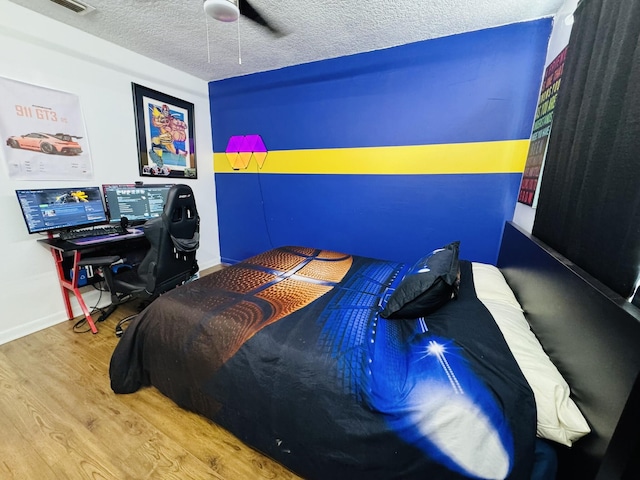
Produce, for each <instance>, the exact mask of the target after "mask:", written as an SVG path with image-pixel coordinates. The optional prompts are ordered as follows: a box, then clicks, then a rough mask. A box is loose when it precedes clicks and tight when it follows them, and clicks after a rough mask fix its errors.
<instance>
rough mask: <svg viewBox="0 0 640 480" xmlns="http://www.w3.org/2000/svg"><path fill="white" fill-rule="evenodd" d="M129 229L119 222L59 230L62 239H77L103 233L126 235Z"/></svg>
mask: <svg viewBox="0 0 640 480" xmlns="http://www.w3.org/2000/svg"><path fill="white" fill-rule="evenodd" d="M127 233H129V231H128V230H127V229H126V228H123V227H122V225H120V224H119V223H114V224H113V225H100V226H97V227H92V228H79V229H77V230H68V231H64V232H60V238H61V239H62V240H77V239H80V238H89V237H99V236H103V235H126V234H127Z"/></svg>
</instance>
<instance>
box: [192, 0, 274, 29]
mask: <svg viewBox="0 0 640 480" xmlns="http://www.w3.org/2000/svg"><path fill="white" fill-rule="evenodd" d="M204 11H205V13H206V14H207V15H209V16H210V17H212V18H215V19H216V20H220V21H221V22H235V21H236V20H238V17H239V16H240V15H242V16H244V17H246V18H248V19H249V20H252V21H253V22H255V23H257V24H258V25H261V26H262V27H265V28H266V29H268V30H269V31H270V32H271V33H272V34H273V35H275V36H278V37H281V36H282V35H284V32H282V31H281V30H280V29H278V28H277V27H276V26H275V25H273V24H272V23H271V22H269V21H268V20H267V19H266V18H265V17H264V16H263V15H262V14H261V13H260V12H258V11H257V10H256V9H255V8H253V6H252V5H251V4H250V3H249V2H248V0H204Z"/></svg>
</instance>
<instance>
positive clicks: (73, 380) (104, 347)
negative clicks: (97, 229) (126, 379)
mask: <svg viewBox="0 0 640 480" xmlns="http://www.w3.org/2000/svg"><path fill="white" fill-rule="evenodd" d="M135 312H136V304H135V303H132V304H127V305H122V306H120V307H119V308H118V310H116V312H115V313H113V314H112V315H111V317H109V318H108V319H107V320H106V321H104V322H101V323H98V324H97V326H98V329H99V333H98V334H95V335H93V334H91V333H75V332H74V331H73V325H74V323H75V322H74V321H69V322H64V323H61V324H59V325H56V326H53V327H50V328H47V329H45V330H42V331H40V332H37V333H34V334H32V335H28V336H26V337H23V338H20V339H18V340H14V341H12V342H9V343H7V344H4V345H0V435H1V439H0V478H1V479H3V480H4V479H20V480H31V479H34V480H35V479H37V480H44V479H64V480H73V479H117V480H122V479H163V480H164V479H176V480H178V479H179V480H183V479H198V480H200V479H226V480H243V479H250V480H254V479H298V478H299V477H297V476H296V475H294V474H292V473H291V472H289V471H288V470H286V469H285V468H284V467H282V466H280V465H279V464H277V463H275V462H273V461H271V460H270V459H268V458H267V457H264V456H263V455H261V454H259V453H257V452H256V451H254V450H252V449H251V448H249V447H247V446H246V445H244V444H243V443H241V442H240V441H239V440H237V439H236V438H235V437H234V436H232V435H231V434H229V433H227V432H226V431H224V430H223V429H221V428H219V427H217V426H216V425H215V424H213V423H212V422H210V421H209V420H206V419H204V418H203V417H200V416H198V415H196V414H193V413H190V412H187V411H185V410H182V409H181V408H179V407H178V406H176V405H175V404H174V403H173V402H172V401H171V400H169V399H167V398H166V397H164V396H163V395H162V394H160V393H159V392H158V391H157V390H155V389H154V388H146V389H142V390H140V391H138V392H136V393H133V394H129V395H116V394H114V393H113V392H112V391H111V388H110V386H109V375H108V368H109V360H110V358H111V353H112V351H113V349H114V347H115V345H116V343H117V341H118V339H117V337H116V336H115V335H114V328H115V325H116V323H117V322H118V320H119V319H120V318H123V317H125V316H126V315H128V314H130V313H135ZM81 330H84V329H82V328H81Z"/></svg>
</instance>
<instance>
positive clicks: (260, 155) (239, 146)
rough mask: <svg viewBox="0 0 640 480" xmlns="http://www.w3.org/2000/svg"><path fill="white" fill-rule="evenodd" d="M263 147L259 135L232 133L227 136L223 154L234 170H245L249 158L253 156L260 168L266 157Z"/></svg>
mask: <svg viewBox="0 0 640 480" xmlns="http://www.w3.org/2000/svg"><path fill="white" fill-rule="evenodd" d="M267 153H268V152H267V147H265V145H264V142H263V141H262V137H261V136H260V135H233V136H232V137H230V138H229V142H228V143H227V149H226V151H225V154H226V156H227V160H229V163H230V164H231V168H233V169H234V170H245V169H246V168H247V167H248V166H249V162H250V161H251V158H252V157H253V158H255V159H256V162H258V167H259V168H262V165H264V161H265V159H266V158H267Z"/></svg>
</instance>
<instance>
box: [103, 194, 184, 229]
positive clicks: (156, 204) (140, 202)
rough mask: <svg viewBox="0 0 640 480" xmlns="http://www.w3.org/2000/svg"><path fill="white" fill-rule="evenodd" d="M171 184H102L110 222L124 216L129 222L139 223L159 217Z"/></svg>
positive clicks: (118, 220)
mask: <svg viewBox="0 0 640 480" xmlns="http://www.w3.org/2000/svg"><path fill="white" fill-rule="evenodd" d="M172 186H173V185H169V184H162V185H142V186H139V185H123V184H118V185H103V186H102V188H103V191H104V199H105V202H106V204H107V209H108V211H109V219H110V221H111V222H112V223H117V222H120V221H121V219H122V218H123V217H126V218H127V220H128V221H129V223H130V224H132V225H139V224H142V223H144V222H146V221H147V220H149V219H152V218H155V217H159V216H160V215H161V214H162V210H163V209H164V204H165V202H166V200H167V193H168V192H169V189H170V188H171V187H172Z"/></svg>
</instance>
